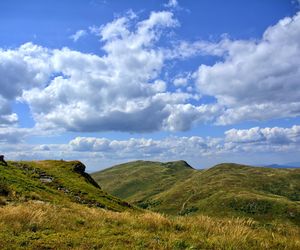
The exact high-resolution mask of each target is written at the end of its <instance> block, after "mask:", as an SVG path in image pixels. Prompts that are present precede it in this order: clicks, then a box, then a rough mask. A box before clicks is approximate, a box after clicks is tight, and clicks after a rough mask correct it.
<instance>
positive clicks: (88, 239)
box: [0, 201, 300, 250]
mask: <svg viewBox="0 0 300 250" xmlns="http://www.w3.org/2000/svg"><path fill="white" fill-rule="evenodd" d="M299 235H300V230H299V227H295V226H293V225H286V224H285V225H284V224H275V225H271V224H268V225H261V224H259V223H257V222H255V221H253V220H251V219H226V218H220V219H217V218H213V217H208V216H203V215H198V216H192V217H190V216H180V217H166V216H163V215H160V214H156V213H151V212H147V213H136V212H122V213H119V212H113V211H109V210H104V209H101V208H89V207H87V206H84V205H81V204H77V203H72V204H71V203H70V204H68V205H64V206H62V205H54V204H49V203H41V202H34V201H30V202H25V203H19V204H18V205H13V204H11V205H7V206H4V207H0V249H3V250H11V249H34V250H35V249H61V250H64V249H157V250H160V249H164V250H166V249H170V250H171V249H175V250H176V249H253V250H254V249H255V250H258V249H276V250H278V249H290V250H296V249H300V238H299Z"/></svg>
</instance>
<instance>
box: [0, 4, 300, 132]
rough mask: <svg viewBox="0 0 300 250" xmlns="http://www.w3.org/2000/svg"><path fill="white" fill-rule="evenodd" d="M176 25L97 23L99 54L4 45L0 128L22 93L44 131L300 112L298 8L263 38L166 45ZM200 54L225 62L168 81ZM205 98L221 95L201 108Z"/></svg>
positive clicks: (188, 123)
mask: <svg viewBox="0 0 300 250" xmlns="http://www.w3.org/2000/svg"><path fill="white" fill-rule="evenodd" d="M169 4H171V5H173V6H174V4H175V5H176V4H177V2H176V1H170V2H169ZM179 25H180V24H179V22H178V20H177V19H176V18H175V17H174V14H173V13H172V12H171V11H158V12H151V13H150V15H149V17H148V18H146V19H144V20H139V18H138V16H137V15H136V14H135V13H134V12H132V11H129V12H128V13H127V14H126V15H125V16H121V17H118V18H116V19H114V20H113V21H111V22H109V23H107V24H105V25H102V26H100V27H97V26H94V27H91V28H90V31H91V32H92V33H94V34H96V35H97V36H98V37H99V39H100V40H101V46H102V47H101V49H102V50H103V52H104V54H103V55H102V56H99V55H95V54H87V53H82V52H79V51H74V50H71V49H68V48H63V49H53V50H50V49H47V48H43V47H41V46H37V45H34V44H32V43H26V44H24V45H22V46H20V47H19V48H16V49H8V50H0V75H1V79H0V84H1V89H0V104H1V105H0V127H5V126H11V125H16V123H17V122H18V116H17V114H16V113H15V112H14V111H13V109H12V108H11V103H12V102H14V101H15V100H16V99H18V100H20V101H23V102H26V103H27V104H28V105H29V107H30V111H31V112H32V115H33V118H34V120H35V121H36V127H37V128H39V129H40V130H42V129H44V130H49V129H55V130H57V129H64V130H68V131H77V132H95V131H108V130H110V131H127V132H151V131H160V130H169V131H185V130H188V129H190V128H191V127H192V126H194V125H195V124H199V123H216V124H221V125H224V124H234V123H238V122H241V121H247V120H268V119H274V118H285V117H296V116H299V115H300V101H299V96H300V82H299V79H300V70H299V69H300V59H299V58H300V47H299V40H300V14H297V15H295V16H294V17H292V18H284V19H282V20H281V21H279V22H278V23H277V24H276V25H274V26H272V27H269V28H268V29H267V30H266V31H265V33H264V34H263V37H262V39H260V40H231V39H229V38H228V36H224V37H223V38H222V39H221V41H220V42H218V43H214V42H210V41H196V42H193V43H190V42H186V41H180V42H178V43H176V42H175V43H172V42H171V43H170V44H172V45H170V47H168V45H166V44H165V42H164V43H160V39H161V37H162V35H166V34H168V32H170V31H171V30H172V29H174V28H176V27H178V26H179ZM80 34H81V35H82V34H84V32H79V33H78V36H76V37H75V35H76V34H74V39H75V40H76V39H79V38H80ZM162 44H163V45H162ZM174 44H175V47H172V46H174ZM176 46H177V47H176ZM194 55H200V56H201V55H213V56H217V57H220V58H221V61H219V62H217V63H215V64H213V65H211V66H208V65H200V67H199V68H198V70H197V71H196V72H194V74H193V77H191V74H189V73H187V74H186V75H180V74H179V75H177V76H176V77H175V78H174V77H172V76H169V77H165V78H163V79H162V75H164V73H166V74H165V75H167V73H168V72H164V70H166V71H167V69H166V64H167V63H168V62H169V61H170V60H177V59H187V58H189V57H191V56H194ZM170 79H172V81H171V82H169V81H170ZM193 80H195V81H196V85H197V93H195V92H194V91H195V88H194V87H195V86H194V85H193V83H192V81H193ZM172 83H173V85H174V86H175V87H178V88H179V89H177V90H176V91H177V92H176V91H175V92H174V90H170V89H171V88H170V85H171V84H172ZM174 86H173V88H174ZM202 95H209V96H212V97H215V98H216V100H217V101H216V103H213V104H210V105H207V104H195V103H197V101H198V100H199V98H200V97H201V96H202ZM266 111H267V112H266Z"/></svg>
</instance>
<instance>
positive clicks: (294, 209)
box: [93, 162, 300, 225]
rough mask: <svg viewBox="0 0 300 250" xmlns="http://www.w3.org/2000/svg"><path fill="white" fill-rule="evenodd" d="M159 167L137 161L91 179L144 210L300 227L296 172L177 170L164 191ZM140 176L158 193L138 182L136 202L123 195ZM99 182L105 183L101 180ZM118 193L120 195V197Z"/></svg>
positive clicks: (225, 167)
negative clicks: (293, 224) (280, 222)
mask: <svg viewBox="0 0 300 250" xmlns="http://www.w3.org/2000/svg"><path fill="white" fill-rule="evenodd" d="M158 165H159V163H156V165H155V168H153V170H152V166H153V163H150V164H148V162H141V163H140V165H139V162H135V163H134V164H133V163H130V164H129V165H128V164H127V165H126V164H125V165H119V166H116V167H113V168H111V169H108V170H105V171H102V172H98V173H96V174H95V175H93V176H94V177H95V179H96V180H100V182H101V184H102V186H103V189H104V190H107V191H108V192H113V193H114V195H116V196H119V197H122V198H125V199H127V200H128V201H129V202H134V203H136V204H142V206H143V207H146V206H147V204H150V205H149V206H148V208H150V209H151V210H153V211H157V212H163V213H166V214H172V215H177V214H180V215H187V214H199V213H201V214H207V215H212V216H219V217H222V216H237V217H240V216H245V217H252V218H255V219H257V220H261V221H274V220H281V221H285V220H287V221H290V222H293V223H296V224H298V225H299V224H300V169H272V168H259V167H251V166H244V165H238V164H220V165H217V166H215V167H213V168H210V169H207V170H201V171H197V170H192V169H189V171H187V172H188V173H186V172H184V174H183V175H181V171H176V173H177V174H176V175H173V176H172V184H170V185H167V186H164V185H163V184H162V183H164V179H165V178H166V180H168V177H166V176H165V175H162V174H161V172H159V171H157V170H156V166H158ZM123 166H125V167H123ZM139 166H141V167H139ZM133 169H134V170H135V171H133ZM145 169H147V171H145ZM128 170H129V171H128ZM113 172H115V173H118V174H117V178H116V176H114V175H113V174H111V173H113ZM135 173H138V174H135ZM139 176H143V178H144V179H145V180H148V179H149V180H151V183H152V185H153V186H157V187H158V188H159V192H155V193H153V194H152V195H151V196H149V195H148V194H149V193H150V192H151V188H149V186H146V188H145V186H144V185H143V183H141V184H140V185H136V190H135V191H134V190H132V189H133V188H132V189H131V194H135V193H138V194H140V195H139V196H138V198H139V199H138V200H137V199H136V197H134V196H132V195H128V196H126V195H124V193H125V194H126V191H124V190H123V189H126V183H127V180H128V179H129V180H130V182H131V183H134V182H135V181H137V180H138V179H139V178H140V177H139ZM103 178H106V179H107V181H106V182H105V181H103ZM157 180H158V181H157ZM167 183H168V181H167ZM111 187H113V189H112V188H111ZM119 190H122V192H120V193H119ZM142 194H145V195H144V196H142ZM133 197H134V198H133Z"/></svg>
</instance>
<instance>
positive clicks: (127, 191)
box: [92, 161, 196, 207]
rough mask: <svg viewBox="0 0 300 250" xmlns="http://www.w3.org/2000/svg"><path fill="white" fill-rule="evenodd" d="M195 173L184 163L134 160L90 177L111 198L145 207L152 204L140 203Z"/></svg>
mask: <svg viewBox="0 0 300 250" xmlns="http://www.w3.org/2000/svg"><path fill="white" fill-rule="evenodd" d="M195 172H196V170H195V169H193V168H192V167H191V166H190V165H188V164H187V163H186V162H185V161H176V162H167V163H161V162H151V161H134V162H129V163H125V164H121V165H117V166H114V167H112V168H108V169H105V170H103V171H100V172H96V173H93V174H92V176H93V178H94V179H95V180H96V181H97V182H98V183H101V185H103V186H104V187H105V190H107V191H109V193H111V194H112V195H116V196H118V197H120V198H122V199H126V200H130V201H131V202H133V203H135V204H139V205H140V206H142V207H147V206H150V205H151V204H150V203H149V204H143V201H144V200H150V199H152V198H153V197H154V196H155V195H157V194H159V193H161V192H163V191H166V190H168V189H170V188H171V187H172V186H173V185H175V184H176V183H178V182H180V181H183V180H185V179H187V178H189V177H191V176H192V174H193V173H195Z"/></svg>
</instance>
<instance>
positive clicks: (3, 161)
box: [0, 155, 7, 166]
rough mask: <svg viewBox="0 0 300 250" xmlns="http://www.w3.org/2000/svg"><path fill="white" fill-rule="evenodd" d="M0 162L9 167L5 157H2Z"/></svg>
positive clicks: (0, 156)
mask: <svg viewBox="0 0 300 250" xmlns="http://www.w3.org/2000/svg"><path fill="white" fill-rule="evenodd" d="M0 162H1V163H2V164H3V165H4V166H7V162H6V161H5V160H4V155H0Z"/></svg>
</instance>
